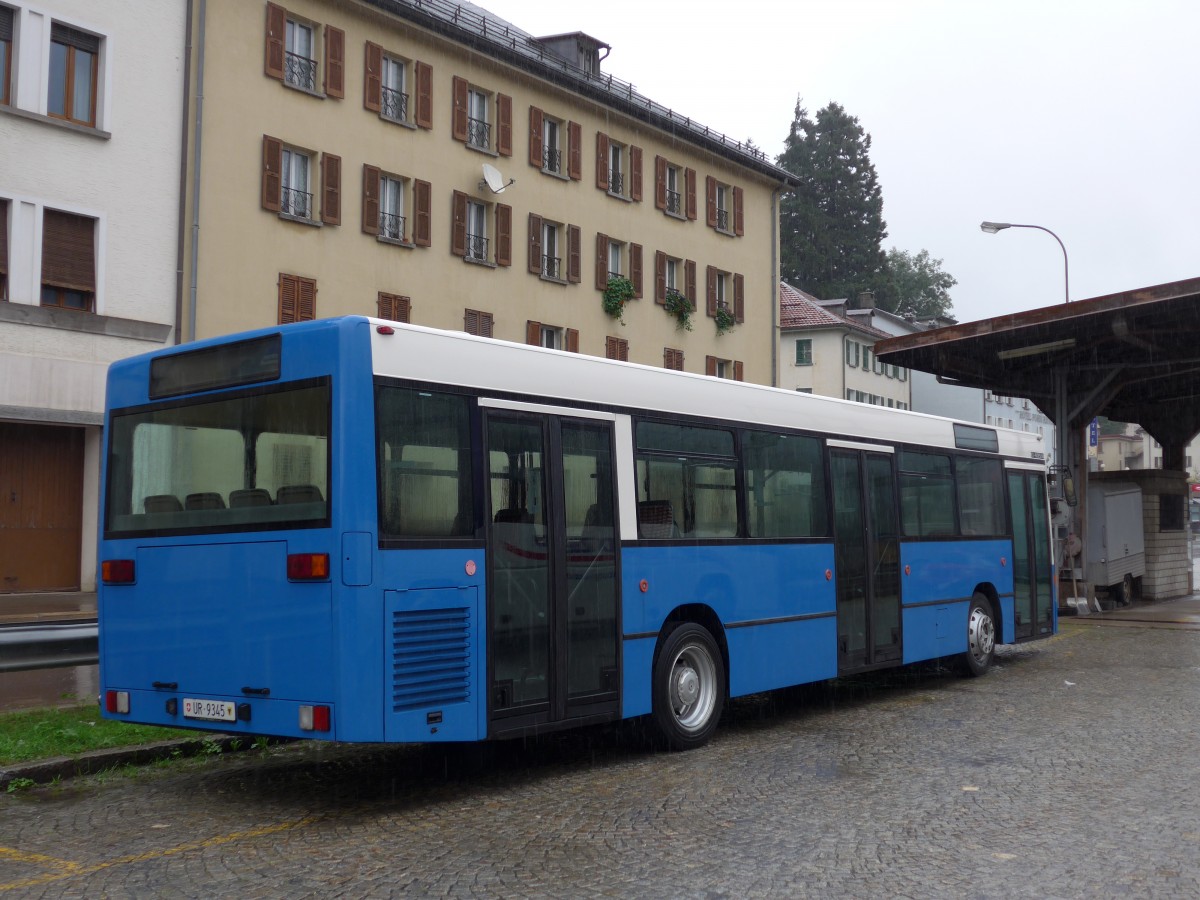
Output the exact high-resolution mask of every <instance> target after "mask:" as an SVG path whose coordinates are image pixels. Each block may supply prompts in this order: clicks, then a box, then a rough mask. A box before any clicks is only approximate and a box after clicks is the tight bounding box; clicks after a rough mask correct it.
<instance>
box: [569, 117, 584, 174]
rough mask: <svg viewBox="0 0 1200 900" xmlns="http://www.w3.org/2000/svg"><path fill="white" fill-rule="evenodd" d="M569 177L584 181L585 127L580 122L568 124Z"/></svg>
mask: <svg viewBox="0 0 1200 900" xmlns="http://www.w3.org/2000/svg"><path fill="white" fill-rule="evenodd" d="M567 177H568V178H570V179H571V180H572V181H581V180H582V179H583V126H582V125H580V124H579V123H578V122H568V123H567Z"/></svg>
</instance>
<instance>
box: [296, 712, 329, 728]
mask: <svg viewBox="0 0 1200 900" xmlns="http://www.w3.org/2000/svg"><path fill="white" fill-rule="evenodd" d="M300 730H301V731H328V730H329V707H328V706H301V707H300Z"/></svg>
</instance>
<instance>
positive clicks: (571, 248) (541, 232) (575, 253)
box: [529, 213, 582, 284]
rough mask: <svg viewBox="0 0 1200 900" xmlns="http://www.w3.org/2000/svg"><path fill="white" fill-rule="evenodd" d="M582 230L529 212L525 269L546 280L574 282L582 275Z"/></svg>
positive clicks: (562, 282) (576, 282)
mask: <svg viewBox="0 0 1200 900" xmlns="http://www.w3.org/2000/svg"><path fill="white" fill-rule="evenodd" d="M581 240H582V232H581V231H580V229H579V226H578V225H562V224H560V223H558V222H552V221H550V220H549V219H544V218H542V217H541V216H539V215H538V214H537V213H530V214H529V271H530V272H531V273H533V274H535V275H538V276H540V277H541V278H544V279H546V280H548V281H556V282H558V283H560V284H567V283H570V284H578V283H579V282H580V280H581V279H582V260H581V252H580V251H581V247H580V242H581Z"/></svg>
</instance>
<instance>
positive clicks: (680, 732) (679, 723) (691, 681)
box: [652, 622, 725, 750]
mask: <svg viewBox="0 0 1200 900" xmlns="http://www.w3.org/2000/svg"><path fill="white" fill-rule="evenodd" d="M652 691H653V710H654V713H653V715H654V724H655V726H656V728H657V730H658V733H659V734H660V735H661V736H662V738H663V739H664V740H665V741H666V742H667V744H668V745H669V746H670V747H671V749H672V750H692V749H695V748H696V747H701V746H703V745H704V744H706V743H707V742H708V740H709V738H711V737H712V735H713V732H714V731H716V730H717V723H718V722H719V721H720V719H721V710H722V709H723V708H724V706H725V663H724V661H723V660H722V659H721V651H720V649H719V648H718V647H717V643H716V641H714V640H713V637H712V635H711V634H709V633H708V630H707V629H706V628H703V627H702V626H700V625H697V624H695V623H694V622H684V623H681V624H679V625H676V626H675V628H674V629H673V630H672V631H671V632H669V633H668V634H667V636H666V638H665V639H664V641H663V645H662V649H661V650H660V652H659V654H658V661H657V662H656V663H655V664H654V675H653V684H652Z"/></svg>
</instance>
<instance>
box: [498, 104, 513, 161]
mask: <svg viewBox="0 0 1200 900" xmlns="http://www.w3.org/2000/svg"><path fill="white" fill-rule="evenodd" d="M496 119H497V126H498V127H497V129H496V152H497V153H499V154H500V155H501V156H512V97H510V96H508V94H497V95H496Z"/></svg>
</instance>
